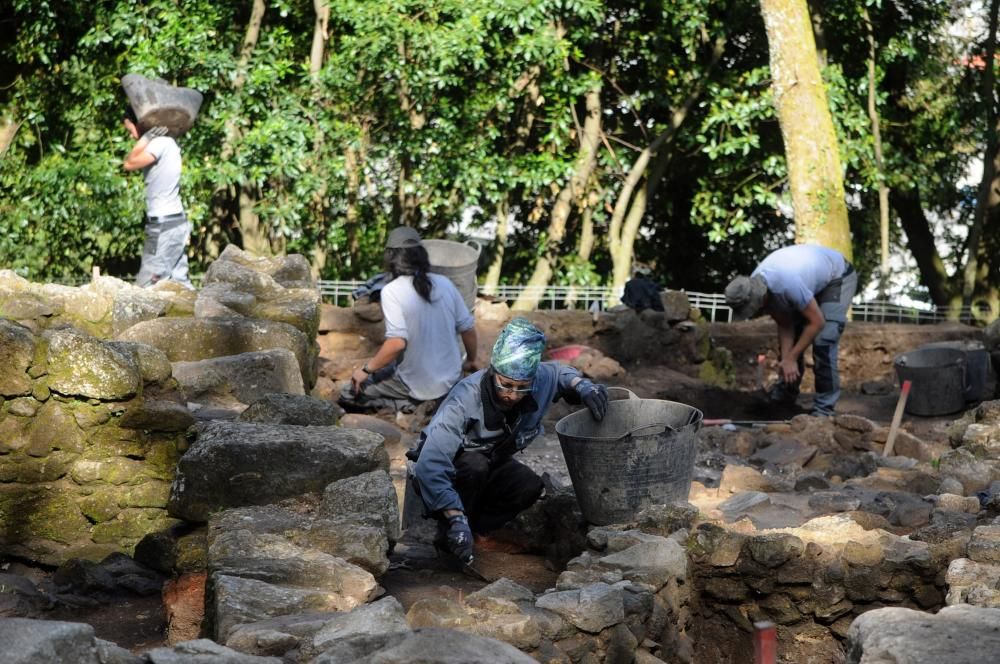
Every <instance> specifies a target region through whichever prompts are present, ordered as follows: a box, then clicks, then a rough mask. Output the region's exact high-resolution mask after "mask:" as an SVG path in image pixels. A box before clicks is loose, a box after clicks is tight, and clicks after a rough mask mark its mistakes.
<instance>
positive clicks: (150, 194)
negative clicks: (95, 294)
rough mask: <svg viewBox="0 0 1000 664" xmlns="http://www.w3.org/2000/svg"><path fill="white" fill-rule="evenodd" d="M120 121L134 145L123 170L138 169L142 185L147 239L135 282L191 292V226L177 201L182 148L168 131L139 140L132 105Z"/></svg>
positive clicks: (152, 132)
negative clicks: (173, 286) (174, 286)
mask: <svg viewBox="0 0 1000 664" xmlns="http://www.w3.org/2000/svg"><path fill="white" fill-rule="evenodd" d="M123 122H124V124H125V129H126V130H127V131H128V133H129V135H130V136H132V138H133V139H134V140H135V141H136V142H135V145H134V146H132V150H131V151H130V152H129V153H128V156H127V157H125V162H124V163H123V164H122V167H123V168H124V169H125V170H126V171H136V170H140V169H141V170H142V173H143V177H144V178H145V181H146V240H145V242H144V244H143V248H142V265H141V266H140V267H139V273H138V274H137V275H136V277H135V283H136V285H137V286H142V287H143V288H145V287H147V286H152V285H154V284H156V283H159V282H160V281H165V280H168V279H169V280H171V281H176V282H178V283H180V284H182V285H184V286H186V287H188V288H194V286H192V285H191V281H190V280H189V279H188V259H187V254H186V249H187V245H188V242H190V240H191V222H189V221H188V218H187V215H186V214H184V205H183V204H182V203H181V196H180V188H181V149H180V147H178V146H177V141H175V140H174V139H172V138H171V137H169V136H167V128H166V127H152V128H151V129H149V130H148V131H146V132H145V133H144V134H142V135H141V136H140V135H139V121H138V120H137V119H136V116H135V111H133V110H132V107H131V106H128V107H127V108H126V110H125V117H124V119H123Z"/></svg>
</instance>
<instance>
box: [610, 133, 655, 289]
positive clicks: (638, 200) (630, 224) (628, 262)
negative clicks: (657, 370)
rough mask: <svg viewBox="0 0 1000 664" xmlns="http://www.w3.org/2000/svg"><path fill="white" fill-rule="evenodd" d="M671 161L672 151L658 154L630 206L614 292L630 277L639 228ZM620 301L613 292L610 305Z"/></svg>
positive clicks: (614, 272) (614, 275) (614, 274)
mask: <svg viewBox="0 0 1000 664" xmlns="http://www.w3.org/2000/svg"><path fill="white" fill-rule="evenodd" d="M669 163H670V153H669V152H661V153H659V154H658V155H657V156H656V161H655V162H654V163H653V169H652V171H650V173H649V175H648V176H647V177H646V181H645V183H644V185H643V186H642V187H641V188H640V189H639V191H637V192H636V194H635V197H634V198H633V199H632V205H630V206H629V211H628V215H627V216H626V217H625V221H624V223H623V224H622V227H621V231H620V232H619V235H618V240H617V242H618V249H617V252H618V253H617V260H615V261H614V267H613V270H612V275H611V292H612V293H615V292H617V291H618V289H623V288H625V282H626V281H628V279H629V276H630V274H631V271H632V256H633V255H634V251H633V249H634V247H635V238H636V237H638V236H639V228H640V227H641V226H642V219H643V217H644V216H645V215H646V207H647V206H648V205H649V201H651V200H652V199H653V196H654V195H655V194H656V189H657V188H658V187H659V186H660V182H662V181H663V174H664V173H665V172H666V170H667V164H669ZM619 302H620V299H619V298H618V296H617V295H614V294H612V295H610V296H609V297H608V306H609V307H613V306H615V305H616V304H618V303H619Z"/></svg>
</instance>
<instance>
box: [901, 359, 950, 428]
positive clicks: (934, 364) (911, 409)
mask: <svg viewBox="0 0 1000 664" xmlns="http://www.w3.org/2000/svg"><path fill="white" fill-rule="evenodd" d="M893 365H894V366H895V367H896V375H898V376H899V382H900V383H902V382H903V381H904V380H908V381H910V383H911V385H910V397H909V399H907V401H906V412H908V413H910V414H911V415H921V416H924V417H933V416H935V415H950V414H951V413H957V412H958V411H960V410H962V409H963V408H964V407H965V391H966V389H965V388H966V376H965V353H964V352H963V351H961V350H958V349H955V348H918V349H917V350H913V351H910V352H908V353H902V354H900V355H897V356H896V359H895V361H894V362H893Z"/></svg>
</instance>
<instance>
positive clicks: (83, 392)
mask: <svg viewBox="0 0 1000 664" xmlns="http://www.w3.org/2000/svg"><path fill="white" fill-rule="evenodd" d="M45 338H46V339H47V340H48V342H49V352H48V358H47V362H48V371H49V388H50V389H51V390H52V391H54V392H58V393H60V394H66V395H74V396H82V397H86V398H92V399H125V398H128V397H131V396H133V395H135V394H137V393H138V392H139V391H140V389H141V388H142V380H141V378H140V373H139V366H138V362H137V361H136V359H135V357H134V356H133V355H131V354H129V353H124V352H122V351H120V350H118V349H116V348H114V347H113V346H111V345H110V344H107V343H104V342H102V341H100V340H99V339H96V338H94V337H91V336H89V335H86V334H81V333H80V332H78V331H76V330H73V329H62V330H52V331H47V332H45Z"/></svg>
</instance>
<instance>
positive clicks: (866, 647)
mask: <svg viewBox="0 0 1000 664" xmlns="http://www.w3.org/2000/svg"><path fill="white" fill-rule="evenodd" d="M846 646H847V661H848V662H849V663H850V664H861V663H862V662H863V663H864V664H940V663H941V662H948V664H982V662H992V661H995V660H996V656H997V653H998V652H1000V609H983V608H979V607H974V606H969V605H966V604H962V605H959V606H946V607H945V608H943V609H941V611H940V612H938V614H937V615H933V614H930V613H923V612H921V611H914V610H913V609H902V608H884V609H876V610H874V611H868V612H867V613H864V614H862V615H860V616H858V617H857V618H855V620H854V622H853V623H852V624H851V628H850V630H848V633H847V643H846Z"/></svg>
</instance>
